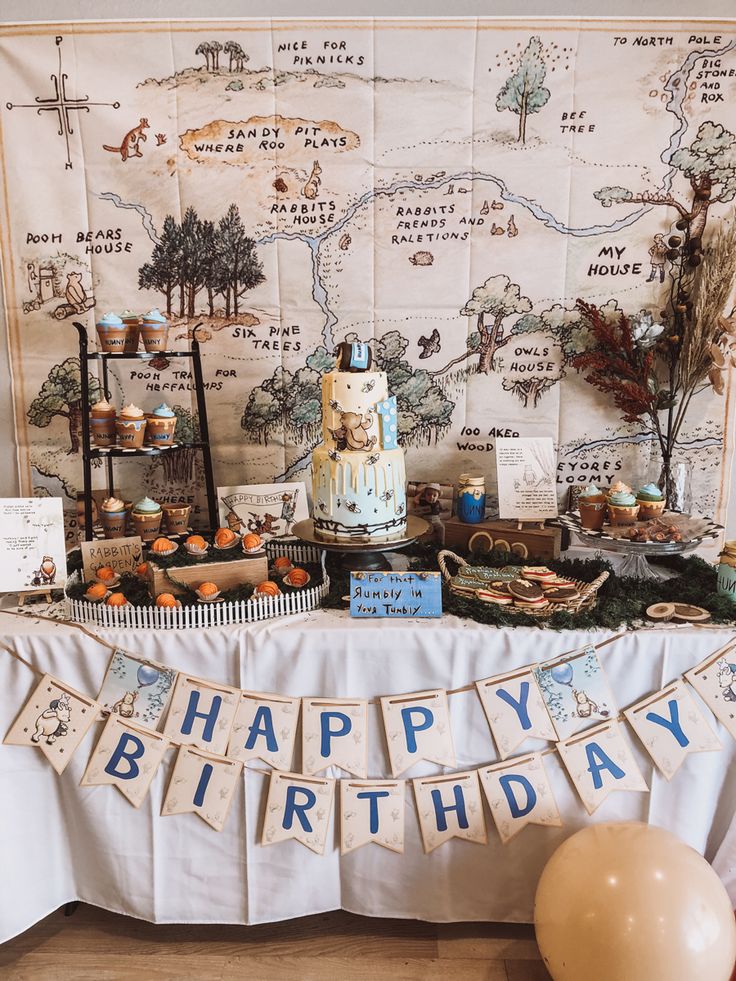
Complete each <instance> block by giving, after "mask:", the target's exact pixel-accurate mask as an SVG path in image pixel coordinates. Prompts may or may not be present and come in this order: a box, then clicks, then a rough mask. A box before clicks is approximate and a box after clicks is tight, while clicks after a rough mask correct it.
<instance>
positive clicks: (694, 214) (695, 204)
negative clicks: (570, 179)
mask: <svg viewBox="0 0 736 981" xmlns="http://www.w3.org/2000/svg"><path fill="white" fill-rule="evenodd" d="M670 163H671V164H672V166H673V167H674V168H675V169H676V170H678V171H679V172H680V173H681V174H682V176H683V177H685V178H686V179H687V180H688V181H689V184H690V192H691V199H690V201H689V202H687V203H683V202H682V201H680V200H678V199H677V198H676V197H675V196H674V194H673V193H672V191H668V192H667V193H660V192H657V191H638V192H634V191H631V190H629V189H628V188H626V187H619V186H616V187H603V188H601V189H600V191H596V192H595V193H594V195H593V196H594V197H595V198H597V199H598V201H600V202H601V204H602V205H603V207H604V208H610V207H611V205H613V204H625V203H627V202H630V203H632V204H633V203H637V204H650V205H661V206H663V207H668V208H674V210H675V211H676V212H677V213H678V215H679V216H680V219H679V222H678V227H679V228H681V229H683V230H685V229H687V231H688V235H689V238H690V240H691V241H692V240H696V241H697V240H699V239H701V238H702V237H703V232H704V231H705V225H706V222H707V220H708V210H709V209H710V207H711V205H713V204H716V203H721V204H723V203H726V202H728V201H733V199H734V197H735V196H736V136H734V134H733V133H731V132H729V130H727V129H725V128H724V127H723V126H721V125H720V123H713V122H710V121H707V122H705V123H702V124H701V125H700V128H699V129H698V132H697V135H696V136H695V139H694V140H693V142H692V143H691V144H690V146H688V147H682V148H680V149H679V150H676V151H675V152H674V153H673V154H672V158H671V160H670Z"/></svg>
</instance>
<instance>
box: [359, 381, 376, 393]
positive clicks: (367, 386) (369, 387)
mask: <svg viewBox="0 0 736 981" xmlns="http://www.w3.org/2000/svg"><path fill="white" fill-rule="evenodd" d="M375 387H376V379H375V378H371V379H370V381H365V382H363V384H362V385H361V386H360V390H361V392H372V391H373V389H374V388H375Z"/></svg>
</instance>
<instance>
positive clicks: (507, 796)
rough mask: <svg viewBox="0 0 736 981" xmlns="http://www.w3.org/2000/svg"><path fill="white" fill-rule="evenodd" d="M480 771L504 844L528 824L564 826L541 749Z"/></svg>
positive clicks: (487, 798) (489, 804)
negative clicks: (538, 751)
mask: <svg viewBox="0 0 736 981" xmlns="http://www.w3.org/2000/svg"><path fill="white" fill-rule="evenodd" d="M478 775H479V777H480V782H481V785H482V787H483V792H484V793H485V795H486V800H487V801H488V806H489V807H490V809H491V814H492V815H493V820H494V821H495V823H496V828H497V829H498V833H499V835H500V836H501V841H502V842H503V844H504V845H505V844H506V842H508V841H511V839H512V838H513V837H514V836H515V835H517V834H518V833H519V832H520V831H523V830H524V828H525V827H526V826H527V824H541V825H544V826H546V827H548V828H561V827H562V819H561V818H560V812H559V810H558V809H557V802H556V801H555V795H554V793H553V792H552V787H551V786H550V783H549V780H548V779H547V773H546V771H545V769H544V763H543V762H542V755H541V753H531V754H530V755H529V756H522V757H520V758H519V759H514V760H507V761H506V762H505V763H496V764H495V765H494V766H486V767H483V768H482V769H481V770H479V771H478Z"/></svg>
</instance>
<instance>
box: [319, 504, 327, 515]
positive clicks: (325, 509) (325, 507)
mask: <svg viewBox="0 0 736 981" xmlns="http://www.w3.org/2000/svg"><path fill="white" fill-rule="evenodd" d="M317 507H318V508H319V509H320V511H321V512H322V513H323V514H327V505H326V504H325V502H324V501H317Z"/></svg>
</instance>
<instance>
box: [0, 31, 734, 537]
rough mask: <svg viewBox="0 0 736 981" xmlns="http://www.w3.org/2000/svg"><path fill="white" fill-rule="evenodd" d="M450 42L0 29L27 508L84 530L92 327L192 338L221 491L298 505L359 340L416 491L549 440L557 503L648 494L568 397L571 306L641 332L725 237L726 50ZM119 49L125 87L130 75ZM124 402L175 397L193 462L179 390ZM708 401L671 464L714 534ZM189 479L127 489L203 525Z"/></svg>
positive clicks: (584, 409) (722, 37)
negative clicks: (83, 328) (174, 504)
mask: <svg viewBox="0 0 736 981" xmlns="http://www.w3.org/2000/svg"><path fill="white" fill-rule="evenodd" d="M445 26H446V30H441V29H440V30H438V29H437V28H438V27H439V28H442V27H443V24H442V22H439V21H438V22H434V21H433V22H430V23H424V24H423V23H422V22H416V23H414V24H412V25H411V26H406V25H402V26H401V27H400V28H399V27H398V26H396V25H394V24H392V23H391V22H390V21H386V22H374V21H372V20H364V21H361V20H353V21H350V22H346V23H344V24H342V23H341V24H334V23H331V22H329V21H325V22H324V23H322V22H320V21H318V20H310V21H304V22H298V21H296V22H291V23H290V24H289V25H288V30H287V28H286V26H281V25H279V24H277V23H274V24H272V23H271V22H270V21H266V20H263V21H255V20H253V21H234V22H219V21H186V22H184V21H182V22H176V21H167V22H160V23H153V24H150V25H148V26H147V28H146V30H145V32H142V31H141V30H140V26H139V25H137V24H135V23H130V24H126V23H124V22H116V23H114V24H112V23H99V24H96V23H93V22H86V23H85V24H84V25H83V26H82V27H80V26H79V25H75V27H74V49H73V52H72V51H71V50H70V48H69V45H70V44H71V42H70V40H69V39H68V37H67V35H66V34H65V32H64V31H63V30H60V31H53V32H52V31H51V30H50V29H49V28H47V27H45V26H43V25H39V26H37V27H35V28H34V29H33V30H28V29H27V27H23V28H21V27H19V26H13V25H4V26H3V27H2V29H0V49H1V50H2V53H3V54H4V55H6V57H5V58H4V59H3V64H4V65H5V66H6V69H5V75H4V77H3V82H4V91H5V98H4V105H3V108H2V109H1V110H0V125H1V126H2V157H3V175H4V185H5V196H4V201H5V205H4V206H3V209H2V222H3V229H4V234H3V238H2V251H3V271H4V276H5V290H6V303H7V308H8V321H9V336H10V350H11V358H12V365H13V374H14V398H15V407H16V413H15V418H16V426H17V433H18V442H19V447H20V461H21V476H22V480H23V486H24V492H30V491H31V490H32V489H33V490H36V491H38V492H43V493H51V494H52V495H63V496H66V498H67V500H68V501H69V510H71V509H72V505H73V501H74V497H75V495H76V491H77V488H78V484H79V481H80V479H81V465H80V461H79V457H78V454H79V428H80V423H81V414H82V412H83V411H84V407H83V406H82V405H81V391H80V378H79V363H78V360H77V359H76V357H75V334H74V332H73V330H72V329H71V319H83V320H85V321H86V322H87V324H88V325H89V328H90V334H91V336H93V335H94V331H93V329H92V325H93V323H94V314H95V308H96V309H97V312H98V313H100V312H102V311H103V310H108V309H114V310H119V311H122V310H123V309H126V308H131V309H134V310H141V311H142V310H146V309H149V308H150V307H151V306H154V305H157V306H160V307H161V309H162V310H165V311H166V313H167V315H168V316H169V317H170V319H171V321H172V323H173V324H174V328H173V330H172V332H171V342H172V346H182V345H186V344H187V342H188V340H189V338H190V337H191V336H192V332H193V329H194V327H195V325H197V324H201V325H202V326H201V327H200V328H199V330H198V338H199V339H200V341H201V342H202V347H203V355H204V368H205V381H206V385H207V388H208V398H209V402H208V405H209V413H210V417H211V427H210V429H211V433H210V435H211V439H212V442H213V447H214V459H215V468H216V479H217V482H218V483H219V484H220V485H237V484H241V483H243V482H247V483H268V482H271V481H273V480H290V479H294V480H304V479H305V478H307V477H308V474H307V473H306V471H307V469H308V467H309V461H310V453H311V450H312V448H313V446H314V444H315V443H316V442H318V440H319V438H320V436H319V431H320V422H321V420H320V379H321V375H322V374H323V372H325V371H326V370H329V369H330V368H331V367H332V364H333V350H334V347H335V345H336V343H338V342H340V341H342V340H345V339H348V340H349V339H359V340H367V341H372V343H373V358H374V362H375V365H376V367H377V368H378V369H379V370H384V371H386V372H387V373H388V375H389V387H390V389H391V391H392V392H395V393H396V396H397V399H398V412H399V418H400V419H401V424H402V432H401V433H400V439H401V442H402V444H403V445H404V446H405V448H406V449H407V453H408V467H409V472H410V474H411V475H412V476H413V477H416V478H417V479H426V477H427V476H428V475H427V474H426V473H423V472H422V466H423V464H422V461H423V459H426V448H427V447H428V446H431V447H432V475H431V476H432V479H434V480H443V481H447V482H452V481H453V480H454V479H455V477H456V476H457V474H458V473H459V472H461V471H463V470H472V471H473V472H484V473H485V476H486V477H487V478H489V480H488V483H489V487H493V481H492V477H493V472H494V469H495V463H494V458H495V453H494V450H495V445H494V444H495V436H494V434H496V433H498V432H502V433H518V434H519V435H522V436H547V437H552V438H553V439H554V441H555V443H556V445H557V448H558V471H557V475H556V480H557V488H558V490H559V491H560V492H562V491H563V490H565V489H566V488H567V487H568V486H570V485H575V484H584V483H586V482H590V481H591V479H592V480H595V481H596V482H597V483H598V484H600V485H606V484H608V483H610V482H611V481H613V480H614V479H615V475H616V473H617V472H618V471H619V470H621V469H626V470H629V471H631V470H636V471H637V472H645V471H646V469H647V468H648V465H649V463H650V456H651V455H652V453H653V447H655V446H656V441H655V440H654V439H653V436H652V433H651V432H650V431H649V430H648V428H647V427H646V426H641V425H636V424H626V423H623V422H622V421H621V420H620V419H619V418H618V416H617V415H615V414H614V413H613V412H612V411H611V409H610V407H609V404H608V403H607V402H605V400H603V399H602V398H601V397H600V395H598V394H597V393H596V392H595V391H593V390H592V389H591V387H590V386H586V385H585V384H584V382H583V380H582V378H581V377H580V376H579V375H578V374H577V373H576V371H575V369H574V367H573V361H574V360H575V358H576V357H577V356H578V355H579V354H580V353H581V351H584V350H585V348H586V344H587V342H588V337H587V331H586V327H585V324H584V323H583V322H582V320H581V314H580V311H579V309H578V308H576V305H575V301H576V299H577V298H578V297H580V298H582V299H584V300H585V301H587V302H588V303H593V304H595V305H596V307H598V308H599V309H600V310H601V311H602V315H603V316H608V317H611V318H615V317H617V316H618V315H619V313H620V312H621V311H622V310H623V311H625V312H626V313H627V314H630V315H632V314H637V313H638V312H639V311H641V310H646V311H649V312H651V313H652V314H653V315H654V316H655V318H656V317H657V316H658V311H659V310H660V309H661V307H662V305H663V302H664V297H665V294H666V291H667V290H668V288H669V280H670V277H671V273H672V263H673V257H672V256H671V255H670V252H671V248H670V246H669V245H668V238H669V237H671V234H672V231H673V226H674V225H675V224H677V223H679V224H680V225H681V226H682V223H684V225H685V228H686V232H687V235H688V237H689V239H690V240H697V241H700V242H702V245H703V248H704V249H707V248H708V242H709V240H710V238H711V236H712V233H713V230H714V228H717V227H718V224H719V223H720V222H721V220H722V219H724V218H727V217H728V215H729V213H730V209H731V207H732V202H733V200H734V196H735V195H736V163H734V160H736V156H735V155H734V148H735V147H736V135H734V132H733V122H732V120H730V119H729V116H728V105H729V99H727V98H725V96H727V95H728V94H729V86H730V85H731V82H730V81H729V79H730V77H731V73H732V72H733V70H734V68H736V36H732V34H731V33H728V31H726V30H724V31H713V30H710V29H709V31H708V32H707V36H706V32H704V31H703V30H702V24H701V25H698V24H697V22H693V23H690V24H689V23H686V22H678V23H677V24H676V25H675V24H672V25H670V24H667V25H666V32H665V33H663V25H662V24H661V23H659V24H656V25H647V24H646V23H644V22H640V23H639V22H637V23H633V22H616V21H611V22H610V23H605V22H598V23H596V24H595V25H588V24H584V23H583V24H577V23H576V24H571V23H568V22H566V21H564V20H559V21H555V20H548V21H546V22H545V24H544V26H542V27H540V28H539V29H537V30H535V31H534V32H532V31H531V30H530V27H529V25H528V24H527V23H525V22H523V21H518V22H514V21H490V20H489V21H483V20H479V21H478V20H468V21H454V22H453V23H452V24H451V25H450V24H449V23H448V24H447V25H445ZM450 27H451V29H452V44H448V43H447V41H446V31H447V30H449V29H450ZM710 27H712V25H709V28H710ZM68 34H69V36H71V29H70V30H69V32H68ZM652 38H659V39H662V43H656V44H655V43H650V42H651V39H652ZM127 45H134V46H135V51H136V57H135V59H122V60H121V59H120V58H119V51H120V50H121V49H122V48H123V47H125V46H127ZM113 62H114V63H115V65H116V70H115V72H114V73H108V72H104V71H101V70H100V66H103V65H106V64H110V63H113ZM11 65H12V71H11V69H10V67H8V66H11ZM428 66H431V69H430V68H428ZM522 92H523V93H524V95H523V97H522V95H521V93H522ZM33 148H38V149H39V150H41V149H42V151H43V152H38V153H37V152H35V149H33ZM727 384H730V383H728V382H727ZM111 386H112V391H111V393H110V394H111V397H112V399H113V400H114V401H115V402H116V403H120V404H122V402H123V401H126V402H129V401H131V400H134V401H136V403H137V404H147V403H149V402H150V401H151V400H158V401H160V400H161V397H164V398H165V399H166V401H167V402H169V403H170V404H171V405H172V406H174V408H175V411H176V413H177V415H178V417H179V425H180V427H181V433H180V436H181V438H185V437H187V436H188V437H189V438H191V437H192V435H193V434H194V433H195V432H196V427H197V418H196V413H194V412H193V411H192V398H191V391H192V379H191V377H190V376H189V372H188V370H187V369H186V367H183V366H182V364H177V363H175V362H174V361H172V362H170V363H169V362H166V361H156V362H155V363H153V364H145V365H141V364H132V365H131V363H130V362H128V363H126V362H122V363H120V364H118V365H117V366H114V367H112V368H111ZM724 389H725V385H724V386H722V387H721V389H720V391H721V394H719V391H718V390H715V391H714V390H712V389H709V390H708V391H704V392H702V393H699V394H698V396H697V398H696V399H695V400H694V404H693V405H692V407H691V408H690V411H689V414H688V420H687V424H686V426H685V427H683V429H682V431H681V433H680V435H679V445H678V452H679V453H680V454H684V455H686V456H688V457H689V458H690V459H691V461H692V462H693V465H694V468H695V474H694V497H695V499H696V500H697V502H698V507H699V509H700V510H702V511H704V512H705V513H709V514H714V515H715V516H716V518H718V516H719V511H722V509H723V507H724V505H725V496H724V487H723V484H722V474H727V473H728V472H729V467H728V466H727V464H728V454H729V447H728V446H727V442H728V441H727V439H726V438H725V435H724V432H725V426H724V420H725V405H726V404H727V394H728V393H727V392H726V391H725V390H724ZM96 391H97V389H96V387H95V386H93V392H92V394H93V395H94V396H95V397H97V395H96V394H95V393H96ZM469 435H470V436H472V437H473V438H468V436H469ZM655 455H656V454H655ZM655 462H656V461H655ZM197 466H198V463H197V460H196V458H195V457H194V455H187V454H186V453H182V454H179V455H178V456H177V457H176V458H175V459H174V458H173V457H166V456H165V455H164V456H163V457H161V458H160V459H154V460H150V461H147V462H146V463H143V464H141V465H140V468H139V469H136V467H135V466H134V465H131V467H130V468H129V469H126V475H127V474H131V477H130V479H131V481H132V482H134V485H135V486H131V487H130V488H121V489H120V490H121V492H123V493H125V492H126V491H129V492H130V493H133V491H136V490H138V489H140V486H141V485H144V486H145V487H146V489H147V491H148V492H149V494H151V495H152V496H154V497H156V496H157V495H158V496H162V495H163V494H164V493H166V495H167V496H170V495H171V493H172V488H175V489H176V490H177V491H178V492H179V494H180V496H181V497H182V498H183V499H187V500H194V501H195V503H196V497H197V488H198V486H199V485H200V484H201V480H200V475H199V474H198V471H197ZM425 469H426V465H425Z"/></svg>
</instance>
